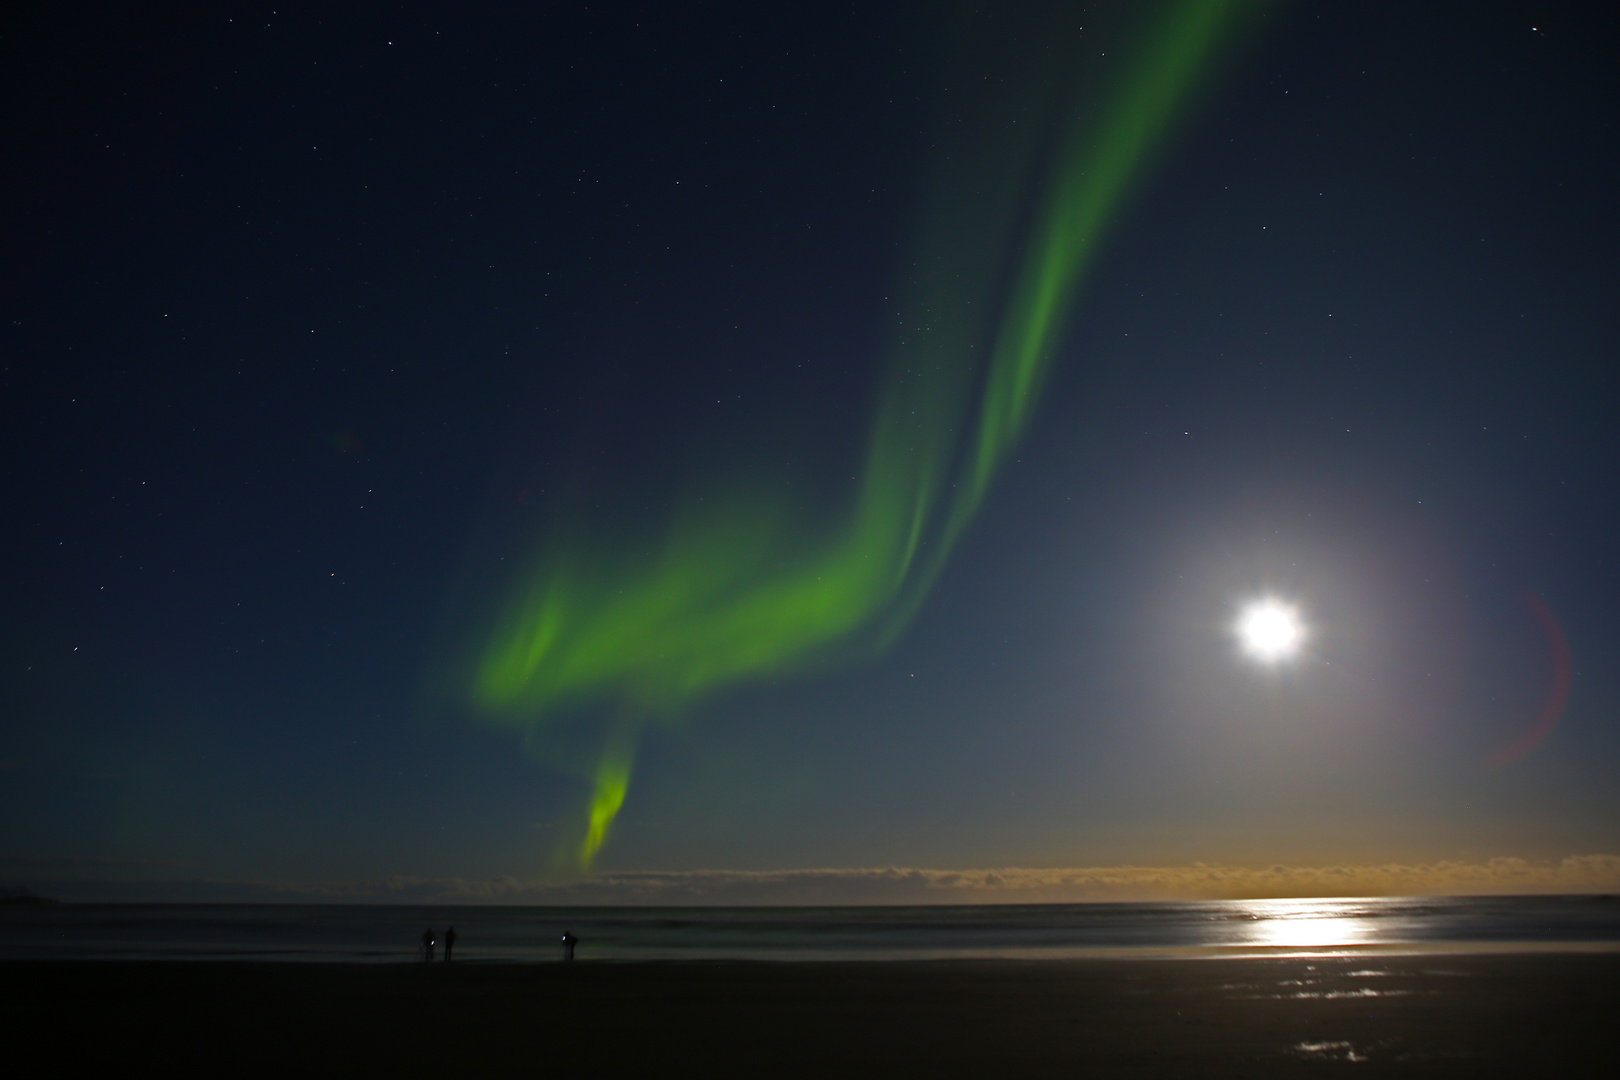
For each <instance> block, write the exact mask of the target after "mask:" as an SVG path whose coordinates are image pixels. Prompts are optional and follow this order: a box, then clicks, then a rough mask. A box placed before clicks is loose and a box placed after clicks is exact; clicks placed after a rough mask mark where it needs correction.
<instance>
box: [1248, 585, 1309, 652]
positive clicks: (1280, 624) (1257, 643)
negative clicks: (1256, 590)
mask: <svg viewBox="0 0 1620 1080" xmlns="http://www.w3.org/2000/svg"><path fill="white" fill-rule="evenodd" d="M1235 629H1236V630H1237V636H1238V640H1239V641H1241V642H1242V643H1243V651H1244V652H1246V653H1248V654H1249V655H1250V656H1252V657H1254V658H1255V659H1256V660H1264V661H1266V662H1267V663H1272V662H1275V661H1278V660H1283V659H1286V658H1287V657H1290V656H1292V655H1293V654H1294V653H1296V652H1298V651H1299V644H1300V642H1301V641H1302V640H1304V637H1305V627H1304V626H1302V625H1301V624H1300V621H1299V613H1298V612H1297V611H1295V610H1294V609H1293V608H1291V607H1289V606H1288V605H1286V604H1281V603H1278V602H1277V601H1275V600H1257V601H1255V602H1254V603H1252V604H1250V605H1249V606H1248V607H1246V608H1244V609H1243V613H1242V614H1241V615H1239V616H1238V621H1237V626H1236V628H1235Z"/></svg>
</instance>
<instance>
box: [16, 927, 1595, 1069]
mask: <svg viewBox="0 0 1620 1080" xmlns="http://www.w3.org/2000/svg"><path fill="white" fill-rule="evenodd" d="M0 979H3V980H4V983H5V997H6V1000H7V1001H9V1002H11V1003H12V1004H11V1006H10V1008H9V1010H8V1011H7V1014H6V1021H5V1026H6V1027H7V1028H8V1029H10V1030H9V1033H8V1044H9V1045H10V1046H11V1047H12V1048H13V1052H14V1053H21V1049H22V1048H23V1047H25V1046H29V1045H32V1046H35V1047H40V1048H49V1049H48V1050H47V1053H48V1055H49V1057H48V1058H47V1060H51V1061H52V1064H53V1066H55V1068H53V1070H52V1071H60V1068H61V1067H62V1066H66V1065H70V1064H83V1065H95V1066H103V1067H125V1068H127V1067H129V1066H139V1067H145V1068H151V1067H161V1068H164V1069H168V1070H178V1071H183V1072H203V1071H208V1072H215V1071H219V1072H225V1073H240V1072H243V1071H254V1072H276V1071H283V1070H286V1069H299V1070H302V1071H308V1070H309V1069H311V1068H318V1069H321V1070H323V1071H324V1070H327V1069H352V1070H359V1071H365V1072H369V1073H373V1074H376V1073H378V1072H380V1071H381V1070H388V1071H389V1072H395V1073H404V1074H410V1075H428V1074H441V1075H452V1074H457V1073H461V1074H465V1073H467V1072H468V1071H469V1070H491V1071H495V1070H499V1071H500V1072H502V1073H510V1072H521V1073H525V1074H530V1073H532V1074H549V1073H552V1072H559V1073H562V1072H566V1073H567V1074H573V1075H583V1074H584V1073H586V1072H592V1073H596V1074H598V1075H628V1074H631V1073H639V1074H644V1075H654V1074H655V1073H662V1072H667V1071H669V1070H670V1069H672V1068H676V1067H683V1068H685V1069H694V1068H695V1069H702V1070H704V1071H705V1072H706V1073H707V1074H709V1075H759V1076H819V1075H865V1076H880V1075H881V1076H894V1075H897V1074H899V1075H921V1074H924V1073H927V1074H933V1075H947V1076H969V1075H974V1076H988V1075H1016V1076H1020V1077H1024V1076H1033V1077H1042V1076H1065V1077H1074V1076H1148V1077H1152V1076H1200V1077H1239V1076H1243V1077H1266V1076H1304V1075H1312V1076H1314V1075H1320V1074H1325V1073H1335V1072H1346V1073H1350V1074H1354V1075H1358V1076H1508V1075H1531V1074H1535V1075H1559V1074H1563V1075H1579V1074H1582V1073H1584V1072H1586V1071H1588V1070H1591V1071H1592V1073H1593V1074H1596V1070H1598V1069H1599V1068H1601V1065H1600V1063H1603V1062H1606V1061H1607V1060H1608V1059H1609V1058H1610V1056H1611V1055H1612V1048H1611V1039H1610V1033H1611V1032H1612V1025H1613V1017H1614V1015H1615V1010H1616V1007H1617V1006H1620V954H1614V953H1585V954H1582V953H1559V954H1552V953H1540V954H1538V953H1516V954H1465V955H1438V954H1430V955H1420V956H1395V955H1376V954H1375V955H1358V956H1337V957H1331V958H1320V957H1318V958H1263V959H1199V960H1066V961H960V960H958V961H939V962H927V961H917V962H887V963H591V962H589V961H582V962H578V963H574V964H563V963H548V964H533V965H520V964H499V965H497V964H483V965H480V964H459V963H458V964H450V965H445V964H437V965H434V966H432V967H427V966H426V965H350V964H341V965H340V964H273V963H240V964H239V963H174V962H110V963H101V962H39V963H34V962H13V963H6V964H3V965H0ZM29 1056H32V1055H29ZM1604 1071H1606V1070H1604Z"/></svg>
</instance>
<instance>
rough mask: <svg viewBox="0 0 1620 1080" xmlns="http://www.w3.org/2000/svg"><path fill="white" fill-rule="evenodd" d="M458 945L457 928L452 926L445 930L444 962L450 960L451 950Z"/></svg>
mask: <svg viewBox="0 0 1620 1080" xmlns="http://www.w3.org/2000/svg"><path fill="white" fill-rule="evenodd" d="M455 947H456V928H455V927H453V926H452V927H451V928H450V929H448V930H446V931H445V932H444V962H445V963H447V964H448V963H449V962H450V950H451V949H453V948H455Z"/></svg>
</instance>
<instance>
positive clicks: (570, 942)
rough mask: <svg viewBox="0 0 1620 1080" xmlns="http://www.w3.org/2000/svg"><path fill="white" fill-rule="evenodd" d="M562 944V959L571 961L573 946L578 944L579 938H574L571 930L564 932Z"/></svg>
mask: <svg viewBox="0 0 1620 1080" xmlns="http://www.w3.org/2000/svg"><path fill="white" fill-rule="evenodd" d="M562 943H563V959H564V960H572V959H573V958H574V946H575V945H578V944H579V938H577V937H575V936H574V932H573V931H572V930H564V931H563V936H562Z"/></svg>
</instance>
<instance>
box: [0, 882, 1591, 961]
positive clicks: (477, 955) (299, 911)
mask: <svg viewBox="0 0 1620 1080" xmlns="http://www.w3.org/2000/svg"><path fill="white" fill-rule="evenodd" d="M447 926H454V927H455V929H456V933H457V943H456V951H455V958H456V960H457V961H464V962H486V963H487V962H506V963H514V962H516V963H522V962H544V961H555V960H560V959H561V956H562V950H561V944H560V941H561V937H562V935H563V933H564V932H565V931H571V932H572V933H573V934H574V935H575V936H577V937H578V938H579V939H580V945H579V952H578V956H579V958H580V959H581V960H586V959H589V960H902V959H918V960H922V959H953V958H964V959H965V958H1008V959H1016V958H1023V959H1060V958H1065V957H1075V958H1078V957H1108V956H1117V957H1156V956H1162V957H1187V956H1194V957H1196V956H1253V955H1278V956H1287V955H1294V956H1297V955H1332V954H1342V953H1357V952H1378V951H1397V952H1402V951H1425V952H1427V951H1434V952H1448V951H1474V950H1482V949H1512V950H1518V949H1559V950H1563V949H1593V948H1597V949H1620V897H1610V896H1535V897H1466V898H1432V897H1424V898H1398V897H1395V898H1372V899H1367V898H1355V899H1312V900H1228V901H1210V902H1192V903H1160V904H1039V905H1018V906H1011V905H995V906H980V907H966V906H963V907H864V908H862V907H820V908H761V907H750V908H651V907H637V908H630V907H626V908H600V907H596V908H549V907H483V906H480V907H471V906H469V907H412V906H361V905H304V904H280V905H273V904H49V905H37V906H33V905H12V904H8V905H4V906H3V907H0V959H6V960H22V959H52V960H60V959H84V960H89V959H120V960H145V959H174V960H209V959H211V960H277V961H315V962H321V961H325V962H375V963H407V962H411V961H415V960H419V959H421V952H420V949H419V942H420V939H421V936H422V932H423V930H424V929H426V928H429V927H432V928H433V929H435V930H437V931H439V932H441V934H442V932H443V930H444V929H445V928H446V927H447Z"/></svg>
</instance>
